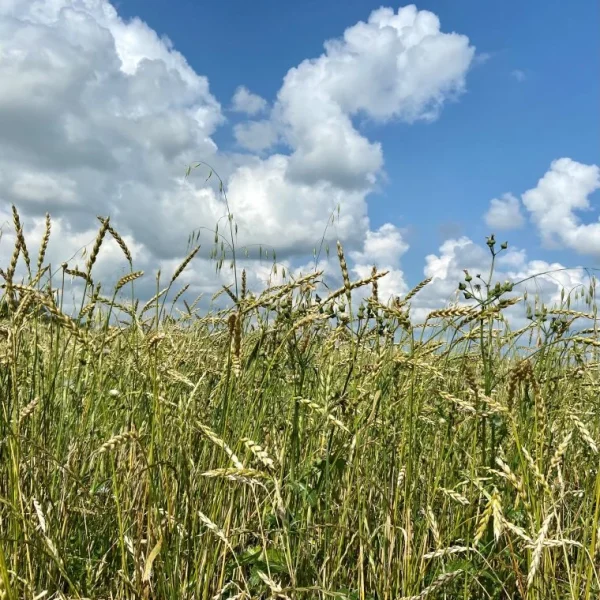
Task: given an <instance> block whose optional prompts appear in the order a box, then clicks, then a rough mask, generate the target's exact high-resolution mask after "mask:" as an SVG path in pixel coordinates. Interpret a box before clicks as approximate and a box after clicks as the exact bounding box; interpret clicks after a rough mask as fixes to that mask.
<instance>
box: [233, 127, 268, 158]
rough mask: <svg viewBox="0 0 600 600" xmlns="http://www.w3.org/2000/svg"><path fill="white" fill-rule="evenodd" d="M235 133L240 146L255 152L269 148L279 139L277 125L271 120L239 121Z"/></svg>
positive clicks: (234, 129)
mask: <svg viewBox="0 0 600 600" xmlns="http://www.w3.org/2000/svg"><path fill="white" fill-rule="evenodd" d="M233 133H234V135H235V139H236V140H237V142H238V144H240V146H242V147H243V148H247V149H248V150H252V151H253V152H262V151H263V150H268V149H269V148H271V147H272V146H274V145H275V144H276V143H277V141H278V139H279V132H278V131H277V126H276V125H275V123H273V121H269V120H265V121H249V122H248V123H238V124H237V125H236V126H235V127H234V128H233Z"/></svg>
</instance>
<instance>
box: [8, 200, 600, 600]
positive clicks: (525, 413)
mask: <svg viewBox="0 0 600 600" xmlns="http://www.w3.org/2000/svg"><path fill="white" fill-rule="evenodd" d="M14 214H15V215H16V217H15V218H14V222H15V230H16V233H17V236H16V239H17V241H16V245H15V248H14V250H13V252H12V256H11V259H10V262H9V265H8V266H7V267H6V268H5V269H3V270H2V276H3V278H4V285H3V288H2V294H3V297H2V300H1V304H2V306H3V307H4V308H3V310H4V313H3V316H2V323H1V327H0V334H1V335H0V398H1V399H2V405H1V409H0V457H1V460H0V597H2V598H9V599H11V600H13V599H14V600H16V599H17V598H35V597H37V598H42V597H47V598H113V599H115V600H125V599H126V598H127V599H129V598H173V599H175V598H177V599H180V598H183V599H189V600H192V599H193V600H199V599H203V600H204V599H206V600H207V599H209V598H223V599H227V598H230V599H233V598H248V599H250V598H272V597H280V598H283V597H287V598H294V599H296V598H298V599H299V598H307V599H308V598H310V599H312V598H319V599H325V598H327V599H329V598H340V599H348V600H350V599H365V600H366V599H369V600H375V599H376V598H377V599H389V600H392V599H398V598H403V599H409V598H410V599H414V600H416V599H424V598H428V599H436V598H439V599H442V598H465V599H466V598H473V599H501V598H502V599H508V598H524V599H527V600H542V599H543V600H548V599H550V600H552V599H557V600H558V599H559V598H571V599H576V598H577V599H583V600H591V599H594V598H597V597H599V595H600V581H599V576H600V573H599V568H598V564H599V560H600V553H599V548H598V535H599V525H600V472H599V468H598V444H599V443H600V417H599V415H600V410H599V409H600V405H599V401H598V393H597V392H598V387H599V386H600V382H599V380H598V364H600V361H599V350H598V340H597V338H596V332H597V328H596V325H597V324H596V316H595V315H596V312H595V310H593V309H592V308H591V305H592V304H594V303H595V300H594V293H593V291H594V290H593V287H592V288H590V290H591V291H590V290H586V294H585V297H584V301H585V302H587V303H588V304H589V305H590V306H588V307H587V308H585V307H576V306H574V304H575V299H574V298H573V297H572V295H571V294H568V295H567V294H565V295H563V297H562V300H561V303H560V304H559V305H558V306H555V307H544V306H543V305H542V304H541V303H540V302H539V301H537V300H534V306H531V305H530V310H529V315H530V322H529V324H528V325H527V326H526V327H522V328H521V329H519V330H516V331H512V330H511V329H510V327H509V324H508V320H507V319H506V318H504V316H503V313H504V311H505V310H506V309H508V308H509V307H510V306H511V305H513V304H516V303H519V302H527V297H526V294H521V295H516V294H515V295H512V294H513V288H514V287H515V286H514V285H513V284H511V283H508V284H507V283H503V284H495V283H494V282H493V275H494V268H493V265H494V262H495V260H496V256H497V254H498V253H499V252H500V251H502V249H503V248H502V247H501V248H500V250H498V251H497V250H496V242H495V240H494V239H493V237H491V238H488V246H489V248H490V252H491V263H492V264H491V269H490V273H489V276H488V277H487V278H480V279H476V280H475V281H474V278H473V277H472V276H471V275H470V274H469V273H468V272H465V280H464V281H462V282H458V283H457V286H458V289H459V290H460V291H461V292H462V293H463V294H464V300H465V302H466V303H462V304H457V305H454V306H440V307H439V308H437V309H435V310H432V311H430V313H429V315H428V316H427V321H426V323H424V324H423V323H416V322H414V320H413V319H412V317H411V304H410V303H411V301H412V300H413V299H414V298H415V296H416V295H417V294H418V293H419V292H420V290H421V289H422V288H423V287H425V286H426V285H427V284H428V283H429V281H428V280H425V281H424V282H422V283H421V284H419V285H418V286H416V287H415V288H414V289H413V290H411V291H410V292H409V293H408V294H406V296H405V297H404V298H398V299H395V300H394V301H393V302H392V303H390V304H385V303H384V299H383V298H382V297H381V293H380V290H379V287H378V282H379V280H380V278H381V277H384V276H385V273H384V272H380V271H378V270H377V269H376V268H373V271H372V273H371V275H370V276H369V277H367V278H365V279H362V280H358V281H352V279H351V278H350V273H349V270H348V266H347V264H346V260H345V257H344V252H343V249H342V246H341V244H340V245H338V261H339V265H340V269H341V272H342V279H343V286H342V287H340V288H339V289H336V290H333V291H329V293H323V296H324V297H323V298H317V295H316V294H315V290H316V288H317V287H318V286H319V285H320V283H321V282H322V273H320V272H315V273H310V274H308V275H305V276H303V277H300V278H297V279H295V280H294V279H293V278H290V279H289V281H287V282H285V283H284V284H282V285H280V286H274V287H271V288H268V289H266V290H264V291H263V292H261V293H256V294H255V293H253V291H251V290H249V289H248V280H247V275H246V273H245V271H244V272H243V273H242V276H241V286H240V290H239V293H238V290H237V287H233V286H232V287H231V288H229V287H226V288H225V289H224V290H222V291H223V294H224V295H222V299H224V300H225V301H226V302H228V303H230V307H229V308H220V309H216V308H214V307H212V308H211V309H210V310H208V311H207V312H206V314H201V313H200V311H199V309H198V299H196V300H193V299H190V300H189V301H188V299H187V298H186V293H187V292H188V287H187V286H184V287H183V288H182V289H181V290H180V291H179V292H178V293H177V294H176V295H175V297H174V299H173V301H172V309H171V312H170V313H169V314H167V313H166V312H165V311H164V310H163V308H164V305H165V302H166V296H167V294H168V292H169V291H170V289H171V287H172V285H173V284H174V283H175V281H176V280H177V279H178V278H179V277H180V276H181V274H182V272H183V271H184V269H186V268H187V266H188V265H189V263H190V262H191V261H192V260H193V259H194V258H195V256H196V255H197V253H198V251H199V248H198V247H197V246H196V247H195V248H194V249H193V250H191V252H190V253H189V254H188V256H187V257H186V258H185V260H184V261H183V262H182V263H181V264H180V266H179V267H178V268H177V269H176V270H175V272H174V274H173V275H172V276H171V278H170V280H169V284H168V286H167V287H165V288H162V289H161V287H160V277H157V281H156V283H157V289H156V293H155V295H154V297H153V298H152V299H150V300H149V301H147V302H146V303H143V302H142V303H138V302H137V301H135V299H134V298H133V295H132V299H131V302H124V301H121V300H120V299H119V300H117V295H118V294H119V293H120V292H122V290H123V288H125V286H130V285H131V287H132V290H133V288H134V287H135V285H136V280H137V279H139V278H141V277H142V276H143V274H142V273H141V272H140V271H134V270H133V261H132V257H131V254H130V253H129V250H128V249H127V246H126V245H125V243H124V242H123V239H122V238H121V236H120V235H119V234H118V232H117V231H116V230H114V229H113V227H112V226H111V225H110V224H109V220H108V219H100V221H101V228H100V231H99V233H98V236H97V238H96V241H95V242H94V245H93V248H92V250H91V253H90V254H89V258H88V261H87V264H86V267H85V271H80V270H79V269H77V268H76V267H73V266H69V265H68V264H67V265H65V267H64V269H63V273H66V274H68V275H71V276H73V278H74V283H75V284H76V285H77V284H79V285H81V286H82V287H83V288H84V296H85V298H84V300H83V301H82V304H81V309H80V310H79V311H78V310H74V312H73V314H69V311H68V309H67V306H68V304H67V299H68V298H69V291H68V290H67V289H66V288H65V282H64V281H65V280H64V277H63V279H62V283H61V286H60V287H58V288H55V287H52V285H51V284H52V280H51V279H50V277H49V275H48V273H49V269H48V267H46V266H44V260H45V249H46V247H47V245H48V240H49V236H50V231H51V223H50V219H49V218H48V219H47V221H46V233H45V234H44V238H43V241H42V245H41V248H40V252H39V255H38V260H37V265H36V267H37V273H33V272H31V273H29V270H30V269H32V268H35V267H32V264H31V261H30V260H29V259H28V258H27V259H26V258H25V256H26V255H27V257H28V256H29V255H28V254H26V248H27V246H26V239H25V232H24V231H23V227H22V224H21V221H20V219H19V218H18V214H17V213H16V209H15V213H14ZM230 231H231V234H232V239H231V244H230V247H231V248H232V249H233V248H234V241H235V240H234V226H233V224H232V221H231V220H230ZM107 233H110V234H111V236H112V237H113V238H114V239H115V240H116V241H117V243H118V244H119V245H120V246H121V249H122V251H123V254H124V256H125V258H126V259H127V261H128V263H129V265H130V273H128V274H126V275H124V276H123V277H122V278H121V279H120V280H119V281H118V282H117V283H116V286H115V287H114V288H113V289H114V291H113V294H112V297H111V298H105V297H103V296H102V295H101V294H100V284H99V283H94V282H93V281H92V268H93V265H94V263H95V262H96V260H97V257H98V253H99V251H100V247H101V245H102V243H103V240H104V238H105V236H106V234H107ZM21 258H22V259H23V262H24V266H25V268H26V269H25V270H26V271H27V277H28V280H27V283H24V282H23V281H22V280H20V279H19V277H18V266H19V260H20V259H21ZM222 260H223V256H221V257H220V258H219V261H222ZM363 288H364V289H363ZM361 289H362V292H363V293H362V296H361V295H360V294H357V293H356V292H358V291H361ZM361 297H362V298H363V300H362V301H361V300H360V298H361ZM160 302H162V307H161V304H160ZM177 302H181V303H182V304H183V306H185V310H181V311H180V312H179V313H177V311H175V313H174V312H173V308H174V305H175V304H176V303H177ZM579 308H581V310H579ZM149 312H152V313H153V316H152V317H151V318H150V320H149V319H148V317H147V316H146V315H147V313H149ZM174 314H175V315H177V314H178V315H179V316H176V317H173V315H174ZM580 321H583V322H585V323H586V325H585V328H582V327H580V326H578V323H579V322H580ZM530 334H531V336H532V343H531V344H529V343H526V342H527V340H528V337H529V335H530ZM538 340H539V342H538Z"/></svg>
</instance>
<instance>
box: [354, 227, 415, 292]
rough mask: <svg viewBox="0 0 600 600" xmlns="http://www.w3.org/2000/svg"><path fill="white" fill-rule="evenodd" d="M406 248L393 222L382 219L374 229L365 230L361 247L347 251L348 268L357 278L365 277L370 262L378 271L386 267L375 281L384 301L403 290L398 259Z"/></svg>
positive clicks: (402, 277)
mask: <svg viewBox="0 0 600 600" xmlns="http://www.w3.org/2000/svg"><path fill="white" fill-rule="evenodd" d="M407 250H408V244H407V243H406V242H405V241H404V239H403V237H402V232H401V231H400V230H399V229H398V228H397V227H396V226H395V225H392V224H391V223H386V224H385V225H382V226H381V227H380V228H379V229H378V230H377V231H370V230H369V231H367V234H366V236H365V240H364V243H363V248H362V250H360V251H353V252H351V253H350V257H351V258H352V260H353V261H354V267H353V269H352V270H353V271H354V273H355V274H356V275H357V277H358V278H360V279H364V278H366V277H368V276H369V275H370V274H371V269H372V268H373V266H377V268H378V270H379V271H388V274H387V275H386V276H385V277H383V278H382V279H381V280H380V284H379V290H380V294H381V298H382V299H385V301H387V300H388V299H389V298H390V297H395V296H399V295H401V294H404V293H405V292H406V290H407V285H406V281H405V279H404V273H403V272H402V270H401V269H400V259H401V257H402V255H403V254H404V253H405V252H406V251H407Z"/></svg>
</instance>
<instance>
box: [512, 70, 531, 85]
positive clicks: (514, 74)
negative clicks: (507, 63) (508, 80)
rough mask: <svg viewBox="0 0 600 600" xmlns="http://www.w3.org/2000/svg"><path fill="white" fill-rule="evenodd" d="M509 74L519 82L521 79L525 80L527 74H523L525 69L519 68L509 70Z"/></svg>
mask: <svg viewBox="0 0 600 600" xmlns="http://www.w3.org/2000/svg"><path fill="white" fill-rule="evenodd" d="M510 76H511V77H513V78H514V79H516V80H517V81H518V82H519V83H522V82H523V81H525V80H526V79H527V75H525V71H522V70H521V69H513V70H512V71H511V72H510Z"/></svg>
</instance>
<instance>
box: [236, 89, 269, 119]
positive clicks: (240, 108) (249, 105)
mask: <svg viewBox="0 0 600 600" xmlns="http://www.w3.org/2000/svg"><path fill="white" fill-rule="evenodd" d="M231 105H232V110H234V111H235V112H241V113H246V114H247V115H251V116H254V115H257V114H258V113H260V112H263V111H264V110H265V109H266V108H267V101H266V100H265V99H264V98H261V97H260V96H259V95H258V94H253V93H252V92H251V91H250V90H249V89H248V88H247V87H245V86H243V85H240V86H239V87H238V88H237V89H236V90H235V93H234V94H233V98H232V100H231Z"/></svg>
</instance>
